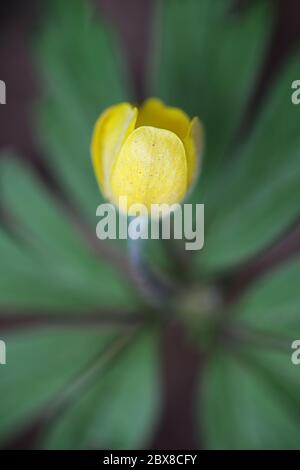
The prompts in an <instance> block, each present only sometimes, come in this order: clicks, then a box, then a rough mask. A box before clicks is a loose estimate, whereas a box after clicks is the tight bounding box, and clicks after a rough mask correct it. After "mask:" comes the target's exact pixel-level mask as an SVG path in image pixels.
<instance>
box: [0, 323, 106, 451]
mask: <svg viewBox="0 0 300 470" xmlns="http://www.w3.org/2000/svg"><path fill="white" fill-rule="evenodd" d="M112 337H113V336H112V332H108V331H107V330H106V332H105V334H104V333H103V332H102V331H101V330H99V331H97V330H95V328H93V329H87V330H82V329H81V330H80V331H76V330H73V331H72V330H67V331H66V330H61V331H59V330H57V329H56V328H55V329H53V330H40V329H38V330H35V331H34V332H29V331H26V332H24V331H19V332H18V333H3V332H2V333H1V339H2V340H4V341H5V342H6V356H7V357H6V365H2V366H1V368H0V396H1V400H0V415H1V420H0V440H1V441H2V442H3V441H5V440H6V439H8V438H10V437H11V436H12V435H13V434H15V433H17V432H18V431H19V430H20V429H22V428H23V426H25V425H28V424H29V423H30V420H31V419H33V418H34V417H36V416H37V415H38V414H39V413H40V412H41V411H42V410H43V408H44V406H45V405H47V404H48V403H49V401H50V400H51V399H52V398H53V397H54V396H56V395H57V394H60V393H61V392H62V391H63V390H64V387H65V386H66V385H67V384H69V382H70V381H72V380H74V379H75V378H76V377H77V376H78V374H81V373H82V372H84V371H85V369H86V367H87V366H88V365H89V362H90V360H91V359H92V358H93V357H94V356H95V355H96V354H97V355H98V354H100V352H101V351H104V349H105V348H106V347H107V345H108V344H109V342H110V341H111V339H112Z"/></svg>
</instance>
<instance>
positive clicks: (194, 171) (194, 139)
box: [183, 117, 204, 189]
mask: <svg viewBox="0 0 300 470" xmlns="http://www.w3.org/2000/svg"><path fill="white" fill-rule="evenodd" d="M183 144H184V147H185V152H186V158H187V167H188V189H190V188H191V186H192V184H193V182H194V181H195V180H196V178H197V176H198V174H199V167H200V159H201V155H202V153H203V146H204V132H203V127H202V124H201V122H200V120H199V119H198V118H197V117H194V118H193V119H192V121H191V123H190V125H189V129H188V132H187V135H186V136H185V138H184V139H183Z"/></svg>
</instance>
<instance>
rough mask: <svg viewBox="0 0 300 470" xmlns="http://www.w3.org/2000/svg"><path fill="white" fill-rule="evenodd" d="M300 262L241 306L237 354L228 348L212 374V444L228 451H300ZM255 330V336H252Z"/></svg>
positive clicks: (208, 409) (208, 394)
mask: <svg viewBox="0 0 300 470" xmlns="http://www.w3.org/2000/svg"><path fill="white" fill-rule="evenodd" d="M299 276H300V260H299V258H298V259H296V260H294V261H292V262H289V263H288V264H286V265H285V266H283V267H280V268H279V269H278V270H277V271H276V272H275V273H271V274H269V275H268V276H266V277H264V278H262V279H261V280H259V281H257V282H256V283H255V284H254V285H253V286H252V288H251V289H250V290H249V291H248V292H247V293H246V294H245V295H244V297H243V299H242V300H241V301H240V302H239V303H238V304H237V305H236V306H235V312H234V317H233V318H232V321H231V323H228V328H229V329H230V328H232V329H235V331H236V333H242V336H241V335H239V336H236V335H234V337H235V338H236V341H238V342H237V343H236V344H235V355H236V357H235V356H233V355H232V352H230V351H229V350H228V349H225V348H224V349H222V350H221V349H220V351H219V352H218V353H217V354H216V355H215V356H214V357H213V359H212V360H211V363H210V364H209V367H208V370H207V374H206V375H205V380H204V404H203V406H202V410H201V413H204V415H205V425H206V430H207V435H206V436H207V443H208V446H209V447H212V448H226V449H228V448H229V449H241V448H252V449H289V448H293V449H299V448H300V445H299V442H300V434H299V429H300V428H299V423H300V413H299V409H300V396H299V387H300V374H299V368H298V367H299V366H298V367H297V366H296V365H294V364H293V363H292V360H291V359H292V353H293V352H294V349H293V348H292V343H293V341H294V340H297V339H299V338H300V318H299V311H300V292H299ZM247 332H248V333H250V336H249V338H248V339H251V338H252V341H253V343H251V342H250V341H245V339H247Z"/></svg>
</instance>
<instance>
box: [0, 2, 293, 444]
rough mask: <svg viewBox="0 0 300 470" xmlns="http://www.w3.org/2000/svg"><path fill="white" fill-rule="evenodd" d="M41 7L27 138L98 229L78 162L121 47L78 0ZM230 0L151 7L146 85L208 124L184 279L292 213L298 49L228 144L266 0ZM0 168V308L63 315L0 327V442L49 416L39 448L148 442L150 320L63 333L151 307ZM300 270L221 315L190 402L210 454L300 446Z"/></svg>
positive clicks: (10, 169) (205, 275)
mask: <svg viewBox="0 0 300 470" xmlns="http://www.w3.org/2000/svg"><path fill="white" fill-rule="evenodd" d="M47 4H48V11H47V14H46V15H45V21H44V24H43V25H42V28H41V32H40V35H39V38H38V41H37V46H38V47H37V49H38V54H37V56H38V65H39V69H40V71H41V74H42V75H43V77H44V84H45V96H44V98H43V100H42V103H40V104H39V106H38V109H37V116H38V118H37V135H38V137H39V139H40V142H41V144H42V146H43V150H44V154H45V156H46V157H47V158H48V163H49V165H50V166H51V169H52V170H53V173H54V174H55V176H56V177H57V179H58V181H59V183H60V185H61V187H62V188H63V189H64V191H65V193H66V194H67V196H68V199H69V200H71V201H72V204H74V206H76V207H77V209H78V212H79V213H80V214H81V216H82V217H83V220H85V223H86V224H87V225H88V226H89V227H90V228H91V230H92V233H93V232H94V224H95V210H96V206H97V205H98V204H99V203H100V202H101V196H100V194H99V191H98V188H97V185H96V182H95V178H94V176H93V174H92V168H91V164H90V156H89V142H90V136H91V130H92V126H93V124H94V122H95V119H96V117H97V116H98V115H99V113H100V112H101V111H102V110H103V109H105V108H106V107H107V106H109V105H111V104H113V103H116V102H119V101H123V100H129V101H130V100H132V99H133V96H132V92H131V90H130V87H129V86H128V80H127V79H126V76H127V73H126V70H125V67H124V64H123V65H122V60H121V57H120V54H119V46H118V44H117V42H116V40H115V38H114V36H113V35H112V33H111V31H110V28H109V27H108V26H107V25H106V24H105V22H104V21H103V20H102V19H99V18H98V17H97V19H95V17H94V16H93V15H92V11H91V9H90V7H89V6H88V3H87V2H83V1H79V0H76V1H74V2H69V1H67V0H59V1H58V0H56V1H51V2H50V1H49V2H47ZM229 6H230V1H225V0H215V1H214V2H212V1H211V0H185V1H184V2H183V1H181V0H166V1H163V2H161V3H160V7H161V8H160V9H159V12H158V15H157V19H158V24H157V25H156V33H157V38H156V41H157V42H158V43H159V44H160V47H159V48H158V50H159V57H156V63H157V64H158V68H157V70H156V72H157V74H156V77H155V80H154V83H153V88H152V92H153V95H157V96H161V97H162V98H163V99H165V100H166V101H167V102H168V103H169V104H173V105H178V106H180V107H182V108H184V109H186V110H187V112H189V113H190V114H191V115H193V114H195V115H199V116H200V117H201V119H202V120H203V122H204V125H205V129H206V150H205V156H204V161H203V169H202V170H203V171H202V174H201V177H200V179H199V181H198V185H197V187H196V188H195V191H194V193H193V194H192V195H191V201H193V202H205V204H206V222H207V226H206V243H205V247H204V249H203V250H202V251H201V252H199V253H196V254H194V255H193V264H194V268H195V269H194V271H193V272H194V275H195V278H194V279H193V284H194V285H195V283H197V282H198V283H199V284H200V282H203V280H206V281H207V280H208V281H209V282H211V283H214V281H215V280H217V279H218V276H219V275H220V273H228V272H230V270H231V269H232V268H234V269H235V270H238V269H239V267H240V265H241V263H246V262H247V261H249V260H251V259H253V257H254V256H258V255H259V254H260V253H261V252H262V251H263V250H264V249H266V248H268V247H269V246H270V245H271V244H272V243H273V242H275V241H276V240H277V239H279V238H280V237H281V236H282V235H283V234H284V233H285V232H286V231H287V230H288V229H289V227H290V226H291V225H292V223H293V222H295V221H296V220H297V218H298V217H299V207H300V191H299V188H300V134H299V132H298V121H299V112H300V111H299V109H300V108H298V107H297V106H293V105H292V104H291V99H290V94H291V88H290V87H291V82H292V81H293V80H294V79H296V78H297V77H298V78H299V74H300V57H299V53H298V54H297V56H296V57H293V58H292V59H291V61H290V63H289V64H287V66H286V67H285V70H284V71H283V73H282V74H281V75H280V76H279V77H278V79H277V81H276V83H274V86H272V88H271V89H270V90H269V92H268V94H267V96H266V97H265V102H264V103H263V105H262V107H261V109H260V111H259V113H258V116H257V117H256V120H255V123H254V125H253V128H252V129H250V130H248V132H247V133H245V136H244V137H245V139H244V140H243V141H242V142H241V141H240V140H239V139H237V137H238V135H239V130H240V126H241V122H242V119H243V116H244V113H245V109H246V105H247V103H248V101H249V99H250V97H251V96H252V93H253V90H254V87H255V84H256V82H257V79H258V77H259V71H260V68H261V65H262V63H263V60H264V58H265V55H266V50H267V45H268V43H269V39H270V32H271V27H272V21H271V18H272V11H271V10H272V8H271V2H268V1H262V2H257V3H255V5H252V7H251V8H249V9H247V10H246V11H245V12H243V14H242V15H241V16H240V15H233V14H232V13H231V14H228V11H229ZM0 170H1V172H0V180H1V191H2V199H1V200H2V204H3V206H4V207H5V210H6V211H7V212H8V213H9V214H10V215H11V217H12V220H13V222H14V224H13V227H10V228H9V229H7V227H2V228H1V230H0V252H1V264H0V282H1V289H0V305H1V307H2V309H3V310H5V309H6V310H7V309H9V310H11V311H12V312H14V313H16V314H18V315H20V317H21V315H24V314H25V313H28V312H30V313H34V314H35V315H39V314H42V312H43V311H44V312H47V313H49V312H50V313H52V314H53V318H55V316H56V315H58V316H59V314H60V313H62V312H66V313H68V314H69V317H70V324H69V325H68V326H65V327H64V328H62V327H61V328H59V326H58V325H57V326H55V327H53V326H52V328H49V327H48V328H45V326H43V325H41V326H39V328H36V329H35V330H34V331H30V332H29V331H27V330H22V329H18V330H17V331H14V330H12V331H10V332H9V333H8V332H6V331H5V332H4V334H2V333H1V339H4V340H5V341H6V342H7V345H8V346H7V349H8V360H7V362H8V363H7V365H6V366H3V367H2V366H1V369H0V396H1V400H0V440H1V443H3V444H4V443H5V442H6V441H7V440H8V439H9V438H10V437H11V436H12V435H13V434H15V433H17V432H19V431H20V430H22V429H23V428H24V426H26V424H28V423H29V422H30V421H31V420H34V419H37V418H38V417H40V416H41V415H42V416H43V413H45V410H46V415H44V416H46V418H47V417H48V419H46V421H47V424H49V426H48V428H47V431H46V432H44V433H43V440H42V441H41V442H40V443H39V445H40V446H41V447H43V448H54V449H56V448H76V449H77V448H116V449H123V448H132V449H135V448H143V447H146V446H149V445H150V443H151V437H152V435H153V432H154V430H155V427H156V424H157V420H158V418H159V413H160V410H161V397H162V390H161V387H162V386H161V371H160V359H159V343H160V328H159V327H158V325H157V323H158V322H157V315H154V313H153V322H151V321H150V324H149V318H148V322H145V325H144V326H143V327H137V325H136V324H135V323H134V322H129V324H128V325H127V326H126V327H124V326H120V325H118V324H117V323H116V324H112V325H110V326H109V327H108V326H105V325H102V324H100V323H99V324H96V325H91V324H88V323H87V324H86V325H85V327H84V328H82V329H80V331H77V330H76V329H74V325H73V327H72V313H73V312H74V313H75V312H76V314H82V316H83V317H84V315H85V314H86V312H88V311H91V310H95V311H97V312H98V313H99V316H100V315H101V313H103V311H104V312H106V313H107V312H108V311H109V312H110V315H111V318H112V319H113V316H114V313H115V312H121V313H122V311H123V310H124V312H125V311H126V312H128V311H130V312H132V313H133V314H134V313H136V312H141V313H140V319H143V318H144V316H143V314H144V313H145V311H147V310H148V309H149V306H146V304H142V303H141V299H140V298H139V294H138V293H135V292H134V289H133V287H132V283H130V285H129V279H128V276H127V274H126V272H124V271H123V270H122V271H120V272H118V271H117V269H116V266H115V265H111V266H110V265H109V264H108V261H107V260H101V259H100V258H98V257H96V256H95V253H93V252H92V251H91V247H90V246H88V245H87V244H86V243H85V241H84V240H83V238H82V237H81V235H80V234H79V233H78V232H77V231H76V230H75V229H74V226H73V225H72V222H71V220H70V218H69V217H68V216H67V215H66V214H65V213H64V207H60V206H59V204H58V198H57V197H54V195H53V193H51V191H50V190H49V189H48V188H46V187H45V185H44V184H43V183H42V182H41V181H39V179H38V178H37V176H35V175H33V174H32V172H31V171H30V170H29V169H28V168H25V167H24V166H22V165H21V164H20V163H17V161H14V160H12V159H11V158H7V159H4V160H2V161H1V168H0ZM106 246H108V245H106ZM299 275H300V260H299V258H298V259H294V260H293V262H292V263H291V262H290V263H287V264H285V265H283V266H280V267H278V268H277V270H276V272H271V273H269V274H268V275H267V276H264V277H262V278H261V279H259V280H258V281H256V283H255V284H254V285H253V286H252V288H251V289H250V290H248V291H247V292H246V293H245V294H244V296H243V298H242V299H240V300H239V301H238V302H237V303H236V304H235V305H233V306H230V307H229V308H228V307H226V309H225V307H224V312H223V311H222V312H217V313H218V315H220V318H222V324H224V323H225V325H226V331H227V332H228V331H229V333H230V335H229V337H226V338H224V337H219V338H217V341H216V343H214V345H213V346H214V347H213V348H212V349H211V350H210V351H209V354H208V361H207V364H206V367H205V368H204V370H203V371H202V374H201V384H200V385H201V386H200V387H199V403H198V404H197V406H196V404H195V419H197V416H198V417H199V429H200V428H201V432H202V433H203V440H204V443H205V446H207V447H208V448H218V449H219V448H230V449H240V448H255V449H256V448H274V449H279V448H299V431H298V428H299V411H298V410H299V398H298V389H299V378H298V377H299V374H298V369H297V367H296V366H294V365H292V363H291V359H290V356H291V342H292V341H293V340H294V339H297V338H299V334H300V316H299V315H300V294H299V292H300V291H299V288H298V284H299ZM108 309H109V310H108ZM199 309H200V306H199ZM223 314H224V315H223ZM182 315H184V312H181V316H182ZM226 315H227V317H226ZM132 318H135V317H134V316H132ZM199 318H200V319H201V315H200V316H199ZM193 321H195V319H193ZM214 321H215V319H214ZM151 323H155V327H154V326H153V325H151ZM145 329H146V330H147V331H145ZM140 330H141V331H140ZM127 338H128V341H126V339H127ZM225 339H226V340H225ZM123 341H124V344H123ZM194 341H195V340H194ZM119 345H121V346H122V347H120V349H119ZM196 346H197V344H196ZM199 347H201V344H199ZM90 370H91V371H92V372H91V374H90V375H89V371H90ZM65 390H66V392H65ZM62 405H63V406H62ZM61 406H62V409H61V408H60V407H61ZM196 409H198V410H199V413H197V412H196ZM57 411H59V413H57ZM47 413H48V414H47ZM196 415H197V416H196ZM54 418H58V419H54Z"/></svg>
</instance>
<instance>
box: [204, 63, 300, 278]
mask: <svg viewBox="0 0 300 470" xmlns="http://www.w3.org/2000/svg"><path fill="white" fill-rule="evenodd" d="M299 74H300V60H299V54H298V55H297V56H296V57H295V58H294V59H293V60H292V61H291V62H290V64H289V66H287V67H286V70H285V72H284V73H283V75H282V76H281V77H280V79H279V80H278V82H277V83H276V85H275V86H274V89H273V88H272V89H271V90H270V92H269V97H268V99H267V100H266V102H265V103H263V107H262V111H261V115H260V116H259V118H258V120H257V123H256V126H255V127H254V129H253V132H252V134H251V136H250V139H249V141H248V142H247V143H246V144H245V145H244V146H243V147H242V148H241V149H240V155H239V159H237V160H236V161H232V162H231V164H230V165H229V166H228V172H227V175H226V176H225V177H224V175H223V177H222V181H221V179H220V181H219V183H220V184H219V188H218V192H216V193H215V199H214V201H213V202H212V201H211V206H210V214H213V217H212V218H211V220H209V221H208V222H207V226H206V227H207V231H206V245H205V248H204V250H203V251H202V253H201V254H200V256H199V264H201V266H202V268H203V270H205V271H209V272H212V271H221V270H225V269H230V268H232V267H233V266H235V265H237V264H238V263H241V262H245V261H246V260H247V259H248V258H250V257H252V256H254V255H256V254H257V253H258V252H260V251H261V250H263V249H265V248H266V247H267V246H268V245H270V244H271V243H272V242H274V241H275V240H276V239H277V238H278V237H280V236H281V235H282V233H283V232H284V231H285V230H286V229H287V228H288V227H289V226H290V225H291V224H292V223H294V222H295V221H296V220H297V219H298V217H299V213H300V191H299V187H300V134H299V126H298V122H299V117H300V107H299V106H295V105H293V104H292V101H291V95H292V89H291V84H292V82H293V81H294V80H295V77H298V76H299Z"/></svg>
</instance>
